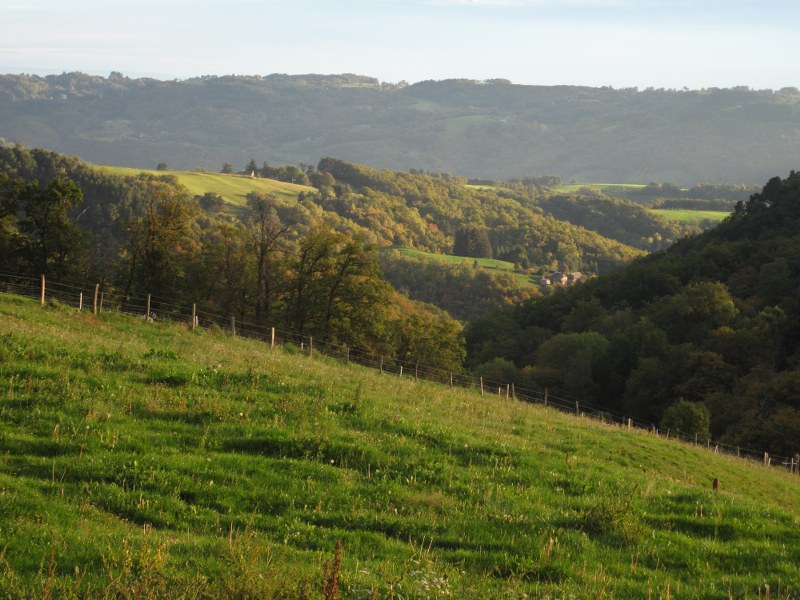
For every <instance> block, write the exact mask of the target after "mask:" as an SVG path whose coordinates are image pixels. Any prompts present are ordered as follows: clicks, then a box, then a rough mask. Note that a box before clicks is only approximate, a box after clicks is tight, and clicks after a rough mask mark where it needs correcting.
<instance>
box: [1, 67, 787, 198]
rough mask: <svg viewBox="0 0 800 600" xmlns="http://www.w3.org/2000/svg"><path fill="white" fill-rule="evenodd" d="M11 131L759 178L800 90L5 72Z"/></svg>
mask: <svg viewBox="0 0 800 600" xmlns="http://www.w3.org/2000/svg"><path fill="white" fill-rule="evenodd" d="M0 138H4V140H5V141H7V142H17V141H18V142H21V143H23V144H25V145H28V146H38V147H46V148H50V149H53V150H57V151H59V152H66V153H70V154H76V155H78V156H80V157H81V158H83V159H85V160H89V161H98V162H103V163H106V164H108V163H111V164H118V165H127V166H135V167H141V168H153V167H154V166H155V163H157V162H158V161H166V162H168V163H169V164H170V165H171V166H173V167H175V168H185V169H190V168H198V167H200V168H206V169H216V168H219V166H220V165H221V164H222V163H223V162H231V163H233V164H235V165H236V166H237V167H241V165H243V164H244V163H245V162H247V161H248V160H249V159H251V158H254V159H255V160H257V161H259V162H260V161H269V162H271V163H279V164H290V163H299V162H305V163H311V164H313V163H315V162H316V161H317V160H319V158H321V157H323V156H337V157H340V158H342V159H345V160H349V161H353V162H358V163H363V164H368V165H370V166H373V167H376V168H390V169H395V170H406V169H410V168H423V169H426V170H432V171H447V172H451V173H457V174H461V175H467V176H474V177H495V178H511V177H524V176H527V175H536V174H545V173H556V174H559V175H561V176H562V177H563V179H564V180H565V181H569V180H572V179H576V180H580V181H619V182H630V183H648V182H650V181H669V182H675V183H679V184H692V183H696V182H703V181H710V182H718V183H759V182H762V181H765V180H766V179H768V178H769V177H771V176H773V175H775V174H776V173H782V172H786V171H788V170H790V169H792V168H795V167H796V166H797V165H796V160H795V157H797V156H798V155H799V154H800V91H798V90H797V89H796V88H784V89H782V90H779V91H771V90H750V89H748V88H745V87H738V88H732V89H718V88H710V89H705V90H685V91H676V90H663V89H659V90H654V89H646V90H638V89H636V88H626V89H618V90H617V89H613V88H608V87H604V88H589V87H577V86H553V87H545V86H524V85H514V84H511V83H509V82H507V81H505V80H489V81H484V82H477V81H471V80H461V79H453V80H445V81H424V82H419V83H415V84H413V85H406V84H405V83H400V84H387V83H381V82H379V81H378V80H377V79H375V78H373V77H365V76H361V75H353V74H341V75H296V76H292V75H281V74H273V75H269V76H264V77H262V76H255V75H254V76H239V75H229V76H223V77H217V76H206V77H198V78H193V79H187V80H184V81H177V80H175V81H159V80H156V79H130V78H127V77H125V76H124V75H122V74H121V73H116V72H115V73H112V74H111V75H110V76H109V77H107V78H105V77H98V76H90V75H84V74H81V73H65V74H62V75H51V76H47V77H39V76H35V75H0Z"/></svg>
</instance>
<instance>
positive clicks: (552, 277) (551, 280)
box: [539, 271, 584, 287]
mask: <svg viewBox="0 0 800 600" xmlns="http://www.w3.org/2000/svg"><path fill="white" fill-rule="evenodd" d="M583 278H584V275H583V273H581V272H580V271H575V272H574V273H561V272H556V273H550V274H549V275H542V278H541V279H540V280H539V285H540V286H542V287H548V286H551V285H560V286H568V285H572V284H574V283H578V282H579V281H581V280H582V279H583Z"/></svg>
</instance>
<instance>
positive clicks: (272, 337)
mask: <svg viewBox="0 0 800 600" xmlns="http://www.w3.org/2000/svg"><path fill="white" fill-rule="evenodd" d="M269 347H270V350H272V349H273V348H274V347H275V328H274V327H273V328H272V329H271V330H270V333H269Z"/></svg>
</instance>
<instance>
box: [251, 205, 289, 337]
mask: <svg viewBox="0 0 800 600" xmlns="http://www.w3.org/2000/svg"><path fill="white" fill-rule="evenodd" d="M276 200H277V197H276V196H275V195H274V194H260V193H255V192H251V193H250V194H248V195H247V226H248V234H249V246H250V252H251V254H252V256H253V258H254V263H255V269H256V296H255V316H256V321H258V322H259V323H262V322H266V321H268V320H269V318H270V316H271V310H272V295H273V279H274V277H273V272H274V270H275V268H276V261H275V254H276V252H277V251H278V249H279V243H280V240H281V238H282V237H283V236H284V235H285V234H286V232H287V231H288V230H289V227H288V226H286V225H281V223H280V220H279V219H278V216H277V214H276V213H275V208H274V206H275V201H276Z"/></svg>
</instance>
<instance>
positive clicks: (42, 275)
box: [42, 274, 44, 306]
mask: <svg viewBox="0 0 800 600" xmlns="http://www.w3.org/2000/svg"><path fill="white" fill-rule="evenodd" d="M42 306H44V274H42Z"/></svg>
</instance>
